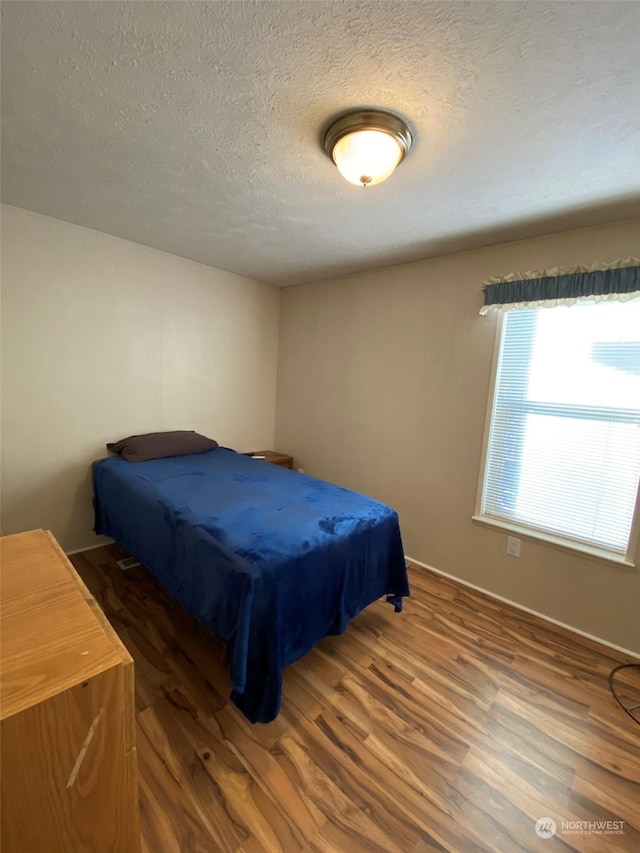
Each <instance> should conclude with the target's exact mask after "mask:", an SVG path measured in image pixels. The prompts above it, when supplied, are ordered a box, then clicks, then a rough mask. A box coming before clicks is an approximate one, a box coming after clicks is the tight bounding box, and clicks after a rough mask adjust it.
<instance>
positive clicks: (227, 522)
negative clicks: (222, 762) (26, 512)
mask: <svg viewBox="0 0 640 853" xmlns="http://www.w3.org/2000/svg"><path fill="white" fill-rule="evenodd" d="M93 480H94V495H95V497H94V505H95V519H96V521H95V531H96V533H101V534H104V535H106V536H110V537H112V538H113V539H115V540H116V541H117V542H119V543H121V544H122V545H123V546H124V547H125V548H126V549H127V550H128V551H129V552H130V553H131V554H132V555H133V556H135V557H136V558H137V559H138V560H139V561H140V562H141V563H142V564H143V565H144V566H145V567H146V568H147V569H148V570H149V571H150V572H151V573H152V574H153V575H155V577H156V578H157V579H158V580H159V581H160V582H161V583H162V585H163V586H164V587H165V588H166V589H167V590H168V592H169V593H170V594H171V595H172V596H173V598H174V599H175V600H176V601H177V602H179V603H180V604H181V605H182V606H183V607H184V608H186V609H187V610H188V611H190V613H191V614H192V615H193V616H195V617H196V618H197V619H198V620H199V621H200V622H202V623H203V624H204V625H205V626H206V627H207V628H208V629H209V630H210V631H212V632H213V633H214V634H216V635H217V636H218V637H219V638H220V639H221V640H223V641H224V642H225V643H226V644H227V646H228V651H229V664H230V675H231V684H232V694H231V698H232V701H233V702H234V703H235V704H236V705H237V706H238V708H239V709H240V710H241V711H242V712H243V713H244V714H245V716H246V717H247V718H248V719H249V720H251V721H252V722H262V723H267V722H270V721H271V720H273V719H274V718H275V717H276V716H277V715H278V713H279V710H280V703H281V693H282V672H283V670H284V669H285V667H287V666H288V665H289V664H291V663H293V661H295V660H297V659H298V658H300V657H302V655H304V654H306V652H308V651H309V650H310V649H311V648H312V647H313V646H314V645H315V644H316V643H317V642H318V641H319V640H321V639H322V638H323V637H325V636H327V635H330V634H339V633H342V632H343V631H344V630H345V628H346V626H347V623H348V621H349V620H350V619H351V618H353V617H354V616H356V614H358V613H359V612H360V611H361V610H362V609H363V608H364V607H366V606H368V605H369V604H371V603H372V602H374V601H376V600H377V599H379V598H381V597H382V596H385V595H386V596H387V599H388V601H390V602H391V604H393V605H394V606H395V608H396V610H400V609H401V608H402V597H403V596H407V595H409V585H408V579H407V569H406V564H405V560H404V554H403V548H402V541H401V537H400V528H399V524H398V517H397V515H396V513H395V511H394V510H393V509H391V508H390V507H388V506H385V505H384V504H381V503H379V502H377V501H375V500H373V499H371V498H368V497H365V496H363V495H360V494H357V493H356V492H352V491H350V490H348V489H344V488H341V487H339V486H336V485H332V484H330V483H326V482H324V481H323V480H318V479H315V478H313V477H307V476H305V475H302V474H298V473H296V472H293V471H288V470H286V469H284V468H280V467H278V466H275V465H271V464H269V463H268V462H264V461H262V460H258V459H252V458H250V457H248V456H245V455H242V454H239V453H236V452H234V451H233V450H230V449H227V448H222V447H219V448H217V449H216V450H213V451H209V452H206V453H197V454H191V455H187V456H179V457H171V458H164V459H153V460H150V461H145V462H139V463H135V464H132V463H130V462H127V461H125V460H124V459H122V458H120V457H112V458H108V459H102V460H100V461H98V462H96V463H95V464H94V467H93Z"/></svg>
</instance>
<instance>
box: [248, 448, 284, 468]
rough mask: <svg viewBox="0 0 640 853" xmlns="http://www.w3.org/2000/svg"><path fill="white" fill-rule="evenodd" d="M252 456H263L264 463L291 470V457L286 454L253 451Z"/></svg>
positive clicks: (270, 451)
mask: <svg viewBox="0 0 640 853" xmlns="http://www.w3.org/2000/svg"><path fill="white" fill-rule="evenodd" d="M251 455H252V456H264V461H265V462H271V464H272V465H279V466H280V467H281V468H289V469H291V470H293V456H289V455H288V454H286V453H277V452H276V451H275V450H254V452H253V453H252V454H251Z"/></svg>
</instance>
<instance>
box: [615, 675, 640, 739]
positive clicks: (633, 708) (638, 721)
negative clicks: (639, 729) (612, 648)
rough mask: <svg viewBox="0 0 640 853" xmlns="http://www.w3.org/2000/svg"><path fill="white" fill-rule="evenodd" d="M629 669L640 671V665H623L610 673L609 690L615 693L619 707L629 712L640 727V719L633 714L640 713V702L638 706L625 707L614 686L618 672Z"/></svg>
mask: <svg viewBox="0 0 640 853" xmlns="http://www.w3.org/2000/svg"><path fill="white" fill-rule="evenodd" d="M628 667H633V668H634V669H640V663H621V664H620V665H619V666H615V667H614V668H613V669H612V670H611V672H610V673H609V688H610V689H611V692H612V693H613V698H614V699H615V700H616V702H617V703H618V705H620V707H621V708H622V709H623V710H624V711H626V712H627V714H628V715H629V716H630V717H631V719H632V720H635V722H636V723H638V725H640V719H639V718H638V717H636V716H635V715H634V714H633V713H632V712H633V711H635V712H636V713H640V702H639V703H638V704H637V705H630V706H629V707H627V706H626V705H623V703H622V700H621V699H620V697H619V696H618V694H617V693H616V690H615V687H614V686H613V676H614V675H615V674H616V672H619V671H620V670H621V669H627V668H628Z"/></svg>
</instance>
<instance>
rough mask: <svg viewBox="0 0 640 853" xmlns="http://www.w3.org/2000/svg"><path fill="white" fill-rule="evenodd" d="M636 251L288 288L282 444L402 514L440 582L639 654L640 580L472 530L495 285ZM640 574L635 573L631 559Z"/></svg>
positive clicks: (514, 253) (488, 253)
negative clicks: (484, 311) (459, 583)
mask: <svg viewBox="0 0 640 853" xmlns="http://www.w3.org/2000/svg"><path fill="white" fill-rule="evenodd" d="M631 254H634V255H639V254H640V222H639V221H635V222H626V223H619V224H614V225H611V226H606V227H601V228H593V229H586V230H582V231H572V232H566V233H563V234H556V235H552V236H549V237H545V238H540V239H535V240H527V241H523V242H519V243H511V244H505V245H502V246H495V247H491V248H488V249H483V250H479V251H473V252H466V253H462V254H457V255H450V256H447V257H443V258H438V259H435V260H428V261H421V262H418V263H413V264H406V265H403V266H395V267H389V268H386V269H381V270H376V271H374V272H370V273H362V274H358V275H353V276H347V277H345V278H340V279H333V280H330V281H325V282H318V283H314V284H310V285H302V286H299V287H294V288H289V289H287V290H285V291H284V292H283V297H282V307H281V316H280V356H279V371H278V402H277V416H276V446H277V448H278V450H283V451H287V452H289V453H293V454H295V457H296V465H297V466H300V467H303V468H304V469H305V470H306V472H307V473H309V474H312V475H316V476H319V477H323V478H326V479H328V480H332V481H334V482H337V483H340V484H342V485H345V486H347V487H350V488H354V489H356V490H359V491H362V492H366V493H368V494H370V495H372V496H374V497H377V498H379V499H381V500H383V501H385V502H387V503H389V504H391V505H392V506H394V507H395V508H396V509H397V510H398V512H399V513H400V519H401V524H402V531H403V536H404V542H405V550H406V552H407V554H410V555H411V556H412V557H414V558H415V559H418V560H420V561H422V562H424V563H427V564H430V565H432V566H434V567H435V568H437V569H440V570H441V571H444V572H448V573H450V574H452V575H455V576H456V577H459V578H461V579H463V580H466V581H468V582H470V583H473V584H476V585H478V586H480V587H483V588H485V589H487V590H490V591H492V592H494V593H496V594H498V595H502V596H505V597H506V598H508V599H510V600H513V601H515V602H517V603H519V604H522V605H524V606H526V607H529V608H532V609H533V610H536V611H539V612H541V613H544V614H546V615H548V616H551V617H553V618H555V619H558V620H560V621H562V622H565V623H567V624H569V625H572V626H574V627H576V628H579V629H581V630H583V631H586V632H588V633H591V634H594V635H595V636H598V637H601V638H603V639H605V640H608V641H609V642H611V643H614V644H618V645H621V646H623V647H625V648H628V649H632V650H635V651H636V652H640V619H639V617H638V614H639V613H640V575H639V573H638V570H635V571H625V570H624V569H621V568H618V567H615V566H613V565H611V564H608V563H604V562H596V561H594V560H590V559H586V558H583V557H581V556H579V555H574V554H571V553H569V552H567V551H564V550H560V549H557V548H554V547H551V546H547V545H544V544H542V543H539V542H535V541H533V540H523V541H522V550H521V556H520V558H519V559H515V558H513V557H509V556H507V555H506V553H505V548H506V533H504V532H498V531H495V530H493V529H488V528H486V527H481V526H479V525H477V524H474V523H473V522H472V521H471V516H472V514H473V512H474V506H475V499H476V488H477V484H478V473H479V466H480V455H481V448H482V438H483V430H484V422H485V414H486V408H487V396H488V390H489V381H490V374H491V361H492V355H493V349H494V337H495V325H496V318H495V316H493V317H491V316H489V317H481V316H479V314H478V311H479V308H480V306H481V304H482V295H481V282H482V281H483V280H484V279H486V278H488V277H489V276H491V275H497V274H501V273H507V272H513V271H518V270H526V269H538V268H542V267H550V266H554V265H557V264H574V263H587V264H588V263H591V262H594V261H597V260H604V261H608V260H613V259H615V258H619V257H628V256H629V255H631ZM637 562H638V564H640V554H638V557H637Z"/></svg>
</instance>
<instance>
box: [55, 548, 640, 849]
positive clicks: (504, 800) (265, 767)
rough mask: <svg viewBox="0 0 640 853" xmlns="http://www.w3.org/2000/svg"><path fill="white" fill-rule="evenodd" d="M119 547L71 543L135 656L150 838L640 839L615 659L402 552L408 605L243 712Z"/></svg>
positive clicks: (637, 752) (637, 783) (217, 660)
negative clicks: (273, 716) (279, 694)
mask: <svg viewBox="0 0 640 853" xmlns="http://www.w3.org/2000/svg"><path fill="white" fill-rule="evenodd" d="M123 556H126V554H125V552H124V551H122V549H121V548H119V547H118V546H117V545H111V546H107V547H104V548H99V549H95V550H92V551H86V552H84V553H83V554H77V555H75V556H73V557H72V558H71V559H72V561H73V563H74V565H75V566H76V568H77V569H78V571H79V572H80V574H81V575H82V577H83V579H84V580H85V582H86V583H87V585H88V586H89V588H90V589H91V591H92V593H93V594H94V595H95V597H96V598H97V599H98V601H99V602H100V604H101V605H102V607H103V609H104V611H105V613H106V615H107V616H108V618H109V620H110V621H111V622H112V624H113V625H114V627H115V628H116V630H117V631H118V633H119V635H120V637H121V638H122V640H123V641H124V643H125V645H126V646H127V647H128V649H129V650H130V652H131V654H132V655H133V657H134V659H135V667H136V703H137V723H138V757H139V772H140V807H141V822H142V833H143V850H144V851H145V853H178V852H179V853H215V851H224V853H264V851H269V853H271V851H285V853H290V851H291V853H293V851H308V852H309V853H315V851H317V853H320V851H322V853H329V851H331V853H336V852H337V853H374V851H384V853H427V852H428V851H443V850H446V851H455V853H475V851H496V853H517V851H545V853H546V852H547V851H548V853H552V851H568V850H578V851H594V853H599V851H633V853H637V852H638V851H640V726H638V724H637V723H635V722H634V721H633V720H632V719H631V718H630V717H629V716H628V715H627V714H625V712H624V711H623V710H622V709H621V708H620V706H619V705H618V704H617V703H616V702H615V700H614V699H613V697H612V696H611V694H610V692H609V688H608V685H607V676H608V673H609V671H610V670H611V669H612V668H613V666H615V665H616V664H617V663H618V662H623V661H624V660H625V659H624V656H623V655H621V654H618V653H617V652H614V651H611V650H609V649H607V648H606V647H604V646H601V645H599V644H597V643H595V642H592V641H590V640H587V639H584V638H582V637H580V636H578V635H574V634H571V633H570V632H568V631H565V630H564V629H562V628H559V627H556V626H554V625H551V624H549V623H547V622H544V621H543V620H540V619H538V618H536V617H534V616H529V615H527V614H526V613H522V612H520V611H518V610H516V609H514V608H511V607H509V606H507V605H504V604H501V603H499V602H496V601H493V600H492V599H490V598H488V597H486V596H484V595H482V594H480V593H476V592H474V591H472V590H469V589H467V588H465V587H463V586H461V585H459V584H456V583H455V582H453V581H449V580H447V579H444V578H441V577H439V576H437V575H434V574H432V573H430V572H427V571H426V570H424V569H421V568H419V567H417V566H412V567H411V568H410V578H411V586H412V597H411V599H409V600H406V602H405V609H404V612H403V613H401V614H396V613H394V612H393V609H392V608H391V607H390V606H389V605H388V604H386V603H384V602H383V601H380V602H377V603H375V604H373V605H371V606H370V607H369V608H367V610H366V611H364V612H363V613H362V614H360V616H358V617H357V618H356V619H355V620H353V622H352V623H351V624H350V626H349V627H348V629H347V631H346V633H345V634H343V635H342V636H339V637H329V638H326V639H325V640H323V641H322V642H321V643H320V644H319V645H318V647H317V648H316V649H314V650H313V651H312V652H310V653H309V654H308V655H307V656H306V657H304V658H303V659H302V660H300V661H298V662H297V663H296V664H294V665H293V666H291V667H290V668H289V669H288V670H287V671H286V672H285V677H284V694H283V708H282V712H281V714H280V716H279V717H278V719H277V720H275V721H274V722H273V723H270V724H269V725H255V726H254V725H251V724H250V723H249V722H248V721H247V720H246V719H245V718H244V717H243V716H242V715H241V714H240V713H239V712H238V711H237V710H236V708H235V707H234V706H233V705H232V704H230V703H229V701H228V696H229V692H230V685H229V678H228V675H227V671H226V668H225V665H224V649H223V648H222V647H221V645H219V644H218V643H217V642H216V641H214V640H212V639H211V638H210V637H209V636H208V635H207V634H206V632H205V631H204V630H203V629H202V628H200V627H199V626H198V625H197V624H196V623H195V622H194V620H193V619H192V618H191V617H190V616H188V615H187V614H186V613H185V612H184V611H182V610H181V609H180V608H179V607H178V606H177V605H176V604H175V603H174V602H172V601H171V599H170V598H169V597H168V595H167V594H166V593H165V592H164V591H163V590H162V589H161V587H160V586H159V585H158V584H157V583H156V581H155V580H154V579H153V578H152V577H151V576H150V575H149V574H148V573H147V571H146V570H145V569H144V568H142V567H138V568H135V569H132V570H129V571H128V572H122V571H121V570H120V569H119V568H118V566H117V565H116V560H117V559H121V558H122V557H123ZM637 673H638V671H637V670H631V669H630V670H624V671H623V672H622V673H621V674H620V679H621V684H624V685H625V690H626V693H627V696H628V697H633V696H635V697H636V701H640V698H638V696H639V693H640V677H639V676H638V674H637ZM542 817H548V818H551V819H553V821H555V823H556V825H557V831H556V834H555V835H554V836H553V837H551V838H548V839H544V838H540V837H538V835H537V834H536V832H535V831H534V830H535V822H536V820H538V819H539V818H542ZM563 821H564V822H565V825H564V827H563ZM578 821H581V822H590V823H588V824H585V823H583V824H577V823H576V822H578ZM603 821H604V822H606V821H624V824H621V825H620V827H619V828H620V829H621V834H615V835H614V834H604V829H605V826H604V825H603V824H602V823H599V822H603ZM566 822H569V823H568V824H567V823H566ZM614 828H616V827H614Z"/></svg>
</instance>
